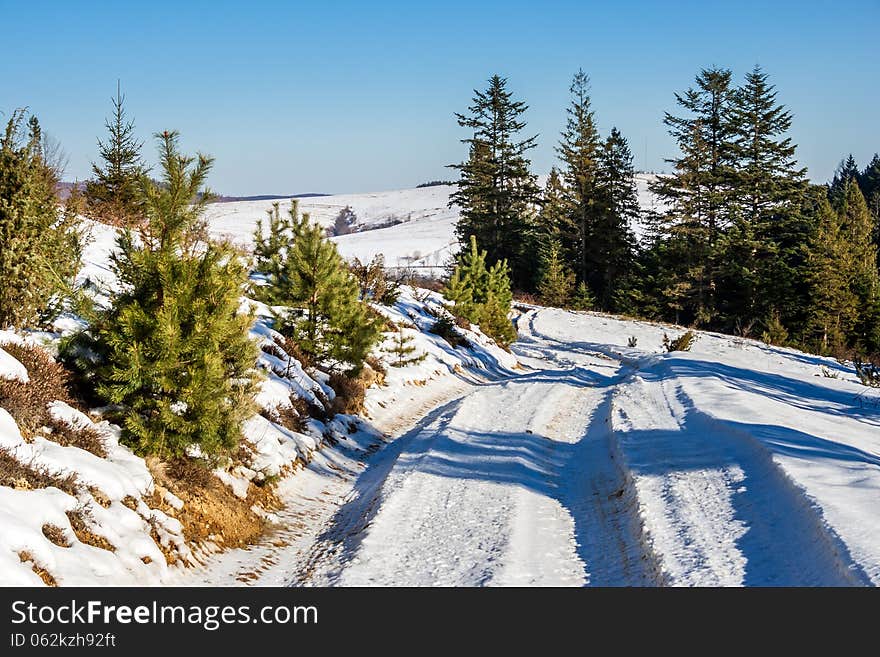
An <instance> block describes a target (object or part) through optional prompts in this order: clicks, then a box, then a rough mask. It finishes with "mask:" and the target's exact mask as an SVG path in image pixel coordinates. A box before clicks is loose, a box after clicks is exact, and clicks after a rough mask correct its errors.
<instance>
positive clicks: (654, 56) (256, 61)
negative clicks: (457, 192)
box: [0, 0, 880, 194]
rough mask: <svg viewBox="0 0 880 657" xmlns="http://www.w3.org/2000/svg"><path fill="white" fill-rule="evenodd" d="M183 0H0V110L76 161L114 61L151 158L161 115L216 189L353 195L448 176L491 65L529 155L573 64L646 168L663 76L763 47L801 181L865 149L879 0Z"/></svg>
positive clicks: (540, 155)
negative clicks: (203, 164)
mask: <svg viewBox="0 0 880 657" xmlns="http://www.w3.org/2000/svg"><path fill="white" fill-rule="evenodd" d="M179 4H180V5H185V6H182V7H181V6H178V3H176V2H164V1H161V0H154V1H152V2H149V3H146V2H142V3H138V2H132V3H123V2H71V3H60V2H40V1H33V0H31V1H28V2H23V1H13V0H0V16H2V17H3V23H4V24H5V26H4V28H3V38H2V40H0V111H2V112H4V116H8V114H9V112H10V111H11V110H12V109H14V108H15V107H18V106H24V105H26V106H28V107H29V108H30V109H31V110H32V111H33V112H34V113H36V114H37V115H38V116H39V117H40V120H41V122H42V123H43V125H44V128H45V129H46V130H47V131H48V132H50V133H51V134H52V135H53V136H55V137H56V138H58V139H59V140H60V141H61V142H62V145H63V146H64V148H65V150H66V151H67V152H68V154H69V156H70V164H69V167H68V178H84V177H86V176H87V175H88V174H89V162H90V160H92V159H94V158H95V157H97V148H96V144H95V139H96V138H97V137H98V136H99V135H102V134H103V121H104V118H105V116H106V115H107V114H108V113H109V111H110V101H109V97H110V96H111V95H112V94H113V93H114V92H115V88H116V79H117V78H121V80H122V84H123V90H124V92H125V94H126V96H127V108H128V110H129V112H130V114H131V115H132V116H133V117H134V119H135V121H136V124H137V129H138V132H139V133H140V135H141V136H142V137H144V138H147V140H148V144H147V148H146V150H145V155H146V156H147V159H148V161H152V160H153V159H154V158H153V154H154V151H155V149H154V147H153V144H152V142H151V141H150V139H149V137H150V135H151V134H152V133H153V132H155V131H157V130H164V129H177V130H179V131H180V132H181V133H182V144H183V147H184V149H186V150H188V151H194V150H197V149H198V150H201V151H203V152H205V153H208V154H211V155H213V156H214V157H215V158H216V164H215V168H214V171H213V173H212V177H211V185H212V187H213V188H214V189H215V190H217V191H219V192H222V193H224V194H259V193H278V194H282V193H298V192H315V191H321V192H346V191H350V192H355V191H370V190H382V189H392V188H399V187H409V186H413V185H416V184H418V183H420V182H422V181H425V180H429V179H435V178H448V177H450V176H451V175H452V174H453V172H452V171H450V170H448V169H445V168H444V165H446V164H448V163H450V162H455V161H459V160H460V159H461V158H462V157H463V156H464V153H465V150H464V147H463V146H462V145H461V144H459V143H458V139H460V138H461V137H463V136H464V134H463V132H462V130H461V129H460V128H458V126H457V125H456V123H455V121H454V119H453V112H455V111H462V110H464V109H465V108H466V107H467V105H468V104H469V100H470V96H471V93H472V90H473V88H474V87H482V86H483V85H484V84H485V80H486V79H487V78H488V77H489V76H490V75H491V74H493V73H496V72H497V73H499V74H501V75H504V76H507V77H509V79H510V88H511V90H512V91H513V92H514V93H515V95H516V96H517V97H518V98H520V99H522V100H525V101H526V102H527V103H528V104H529V106H530V109H529V111H528V113H527V115H526V119H527V120H528V122H529V126H528V131H529V133H530V134H533V133H538V134H539V135H540V137H539V142H540V147H539V148H538V149H536V150H534V151H532V159H533V163H534V169H535V171H536V172H541V173H542V172H546V171H547V170H549V168H550V166H552V164H553V163H554V157H555V155H554V151H553V146H554V144H555V142H556V140H557V138H558V133H559V130H560V128H561V127H562V124H563V121H564V116H565V105H566V103H567V93H568V85H569V81H570V78H571V75H572V74H573V73H574V71H576V70H577V69H578V68H579V67H582V68H583V69H584V70H585V71H586V72H587V73H588V74H589V75H590V77H591V79H592V96H593V104H594V108H595V110H596V116H597V120H598V123H599V127H600V130H601V131H602V133H603V134H607V132H608V131H609V130H610V129H611V127H612V126H613V125H616V126H617V127H618V128H619V129H620V130H621V131H622V132H623V134H624V135H625V136H626V137H627V138H628V139H629V141H630V145H631V147H632V150H633V153H634V155H635V162H636V165H637V167H639V168H641V167H643V166H644V165H645V163H646V162H647V167H648V168H649V169H654V170H656V169H660V168H662V167H663V166H664V165H663V163H662V159H663V158H664V157H668V156H670V155H672V154H674V152H675V151H674V147H673V144H672V142H671V141H670V139H669V137H668V136H666V134H665V131H664V129H663V126H662V123H661V120H662V117H663V112H664V111H667V110H674V109H675V107H674V97H673V93H674V92H675V91H680V90H684V89H686V88H687V87H688V86H689V85H690V84H691V82H692V80H693V78H694V75H695V74H696V73H697V72H698V71H699V69H700V68H701V67H706V66H711V65H719V66H727V67H729V68H731V69H733V71H734V74H735V76H736V78H737V79H738V80H739V79H741V78H742V76H743V74H744V73H745V72H746V71H748V70H750V69H751V68H752V67H753V66H754V65H755V64H760V65H761V66H763V67H764V69H765V70H766V71H767V72H768V73H769V74H770V75H771V79H772V81H773V82H774V83H775V84H776V85H777V89H778V91H779V98H780V100H781V101H782V102H784V103H785V104H786V105H787V106H788V107H789V108H790V109H791V110H792V111H793V112H794V114H795V121H794V126H793V129H792V136H793V137H794V139H795V141H796V142H797V143H798V144H799V146H800V147H799V149H798V155H799V157H800V160H801V162H802V163H803V164H804V165H805V166H808V167H809V169H810V175H811V177H812V178H813V179H814V180H817V181H823V180H825V179H827V178H828V177H829V176H830V175H831V173H832V171H833V169H834V166H835V165H836V163H837V161H838V160H839V159H840V158H841V157H842V156H843V155H845V154H846V153H849V152H852V153H853V154H854V155H855V156H856V158H857V159H858V161H859V162H860V164H863V163H865V162H866V161H867V160H868V159H869V158H870V157H871V155H872V154H873V153H874V151H876V150H880V128H878V116H880V114H878V107H880V72H878V71H880V67H878V63H880V38H878V36H877V26H878V25H880V1H878V0H866V1H853V2H847V1H838V2H810V1H802V2H788V1H785V0H783V1H780V2H770V1H769V0H768V1H766V2H751V1H750V0H747V1H745V2H709V1H706V0H704V1H703V2H679V1H676V0H667V1H665V2H637V1H634V0H630V1H629V2H626V3H617V2H612V1H610V0H607V1H605V2H589V1H583V0H582V1H581V2H552V1H550V2H544V3H539V2H535V1H534V0H532V1H531V2H518V1H516V0H508V1H506V2H458V1H457V0H448V1H443V2H436V3H430V4H429V3H421V2H412V1H410V2H405V3H404V2H381V3H380V2H373V3H369V2H309V3H298V2H258V1H255V2H240V3H235V2H223V1H214V2H186V3H179ZM0 118H2V117H0ZM4 120H5V119H4ZM646 146H647V160H646Z"/></svg>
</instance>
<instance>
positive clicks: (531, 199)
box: [450, 75, 539, 288]
mask: <svg viewBox="0 0 880 657" xmlns="http://www.w3.org/2000/svg"><path fill="white" fill-rule="evenodd" d="M527 109H528V107H527V105H526V104H525V103H523V102H522V101H515V100H514V99H513V96H512V94H511V93H510V92H509V91H508V90H507V79H506V78H502V77H499V76H497V75H494V76H492V77H491V78H490V79H489V86H488V88H487V89H486V91H476V90H475V91H474V98H473V104H472V105H471V106H470V107H469V108H468V112H469V114H467V115H465V114H456V118H457V119H458V124H459V125H460V126H462V127H464V128H468V129H470V130H472V131H473V133H472V136H471V137H469V138H467V139H463V140H462V142H463V143H465V144H468V146H469V157H468V160H467V161H466V162H463V163H461V164H455V165H451V166H452V168H454V169H458V171H459V172H460V179H459V181H458V188H457V189H456V191H455V192H454V193H453V194H452V196H451V197H450V205H457V206H458V207H459V208H460V211H461V216H460V218H459V220H458V223H457V224H456V229H455V230H456V235H457V236H458V238H459V240H460V241H461V242H462V244H464V243H466V242H467V241H468V240H469V239H470V237H471V236H474V237H476V238H477V241H478V242H479V243H480V244H481V245H482V247H483V248H484V249H486V252H487V257H488V262H489V263H490V264H494V263H496V262H500V261H502V260H506V261H507V262H508V263H510V268H511V275H512V277H513V280H514V282H515V284H516V285H518V286H520V287H523V288H528V287H530V286H531V285H533V283H534V282H533V281H532V276H533V270H534V249H533V248H532V245H533V242H534V239H535V207H536V205H537V202H538V197H539V190H538V187H537V184H536V181H535V176H534V175H533V174H532V173H531V172H530V171H529V167H530V164H531V163H530V161H529V159H528V158H527V156H526V154H527V153H528V151H529V150H530V149H532V148H534V147H535V139H536V138H535V137H528V138H525V139H520V138H519V134H520V133H521V132H522V131H523V129H525V127H526V123H525V121H523V120H522V118H521V117H522V115H523V113H524V112H525V111H526V110H527Z"/></svg>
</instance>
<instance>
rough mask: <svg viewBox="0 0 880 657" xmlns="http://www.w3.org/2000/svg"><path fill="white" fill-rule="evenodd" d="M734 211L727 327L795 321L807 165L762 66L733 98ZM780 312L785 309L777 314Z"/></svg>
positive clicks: (725, 294) (724, 295)
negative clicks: (790, 307) (799, 155)
mask: <svg viewBox="0 0 880 657" xmlns="http://www.w3.org/2000/svg"><path fill="white" fill-rule="evenodd" d="M730 113H731V125H732V127H733V130H734V136H733V149H734V157H735V178H734V183H735V188H734V190H733V193H734V195H735V197H736V212H735V214H734V216H733V219H732V221H731V225H730V228H729V230H728V231H727V234H726V235H724V238H723V240H722V241H721V244H720V248H719V254H720V258H719V260H720V264H719V271H718V275H717V278H718V292H719V293H718V297H719V300H718V302H719V306H720V308H721V311H722V314H723V316H724V321H723V325H724V326H725V327H726V328H727V329H728V330H731V329H733V330H735V329H740V328H741V327H750V326H753V325H754V324H756V323H758V322H762V323H766V322H768V321H770V319H771V317H773V318H775V319H774V321H784V322H791V321H792V313H791V312H788V311H785V310H786V306H788V305H790V301H791V300H792V299H793V298H794V297H795V295H796V290H795V288H796V286H797V273H796V272H797V269H798V267H799V266H800V264H801V263H802V257H803V253H802V252H803V247H804V245H805V244H806V241H807V240H808V239H809V231H808V230H805V225H804V223H803V221H802V218H801V216H800V209H801V203H802V199H803V194H804V191H805V186H806V183H805V178H804V176H805V173H806V170H805V169H803V168H799V167H798V165H797V160H796V159H795V149H796V148H797V146H796V145H795V144H794V143H793V142H792V141H791V139H790V138H789V137H787V136H786V133H787V132H788V130H789V129H790V127H791V114H790V112H788V111H787V110H786V109H785V106H784V105H781V104H778V103H777V102H776V91H775V90H774V87H773V86H772V85H771V84H769V81H768V76H767V74H766V73H764V72H763V71H762V70H761V69H760V67H755V68H754V70H752V71H751V72H750V73H748V74H747V75H746V80H745V84H744V85H743V86H742V87H741V88H740V89H738V90H737V92H736V94H734V96H733V102H732V105H731V110H730ZM780 311H785V312H783V313H782V314H781V315H780Z"/></svg>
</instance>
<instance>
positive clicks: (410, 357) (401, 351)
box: [386, 326, 428, 367]
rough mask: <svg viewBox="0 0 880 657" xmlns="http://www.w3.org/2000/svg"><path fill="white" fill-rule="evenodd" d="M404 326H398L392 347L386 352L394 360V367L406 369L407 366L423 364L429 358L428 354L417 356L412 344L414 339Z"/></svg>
mask: <svg viewBox="0 0 880 657" xmlns="http://www.w3.org/2000/svg"><path fill="white" fill-rule="evenodd" d="M406 331H407V329H405V328H404V327H403V326H398V327H397V331H396V332H395V334H394V339H393V340H392V343H391V347H389V348H388V349H387V350H386V352H387V353H388V354H390V355H391V357H392V358H393V359H394V360H392V361H391V366H392V367H406V366H407V365H415V364H416V363H421V362H422V361H423V360H425V358H426V357H427V356H428V354H426V353H424V352H423V353H421V354H416V355H414V354H415V353H416V348H415V346H414V345H413V344H412V342H413V338H412V336H411V335H409V334H408V333H407V332H406Z"/></svg>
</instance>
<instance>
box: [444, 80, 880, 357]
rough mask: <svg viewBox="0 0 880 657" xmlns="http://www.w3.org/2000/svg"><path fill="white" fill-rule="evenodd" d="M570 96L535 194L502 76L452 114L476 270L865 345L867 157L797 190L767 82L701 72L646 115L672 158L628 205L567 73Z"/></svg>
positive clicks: (759, 328) (798, 175)
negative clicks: (497, 266) (661, 131)
mask: <svg viewBox="0 0 880 657" xmlns="http://www.w3.org/2000/svg"><path fill="white" fill-rule="evenodd" d="M570 95H571V100H570V104H569V106H568V108H567V120H566V123H565V125H564V126H563V129H562V131H561V134H560V137H559V141H558V144H557V146H556V152H557V155H558V165H557V166H556V167H554V168H553V169H552V170H551V171H550V173H549V176H548V177H547V181H546V183H545V185H544V186H543V189H540V188H539V186H538V184H537V177H536V176H535V174H534V173H533V172H532V171H531V162H530V160H529V155H528V154H529V151H530V150H531V149H533V148H534V147H535V146H536V145H537V136H533V135H529V134H528V133H527V131H526V125H527V124H526V122H525V120H524V114H525V112H526V110H527V109H528V107H527V105H526V104H525V103H524V102H523V101H520V100H517V99H515V98H514V97H513V94H512V93H511V92H510V91H509V89H508V81H507V80H506V79H505V78H502V77H500V76H498V75H495V76H492V77H491V78H490V79H489V81H488V86H487V87H486V89H485V90H482V91H481V90H477V91H475V92H474V96H473V100H472V104H471V105H470V106H469V107H468V109H467V111H466V112H465V113H461V114H457V115H456V118H457V121H458V123H459V125H460V126H462V127H464V128H466V129H467V130H468V135H467V137H466V138H465V139H463V140H462V141H463V143H464V144H466V145H467V148H468V157H467V159H466V160H465V161H464V162H461V163H459V164H454V165H450V166H451V167H452V168H454V169H456V170H457V171H458V172H459V181H458V187H457V189H456V191H455V192H454V194H453V195H452V196H451V199H450V205H455V206H457V207H459V208H460V212H461V216H460V219H459V221H458V223H457V226H456V231H457V234H458V237H459V239H460V241H461V242H462V244H467V243H468V241H469V240H470V239H471V237H473V238H474V239H475V240H476V242H477V243H478V244H479V246H480V247H481V248H483V249H485V250H486V253H487V263H488V265H490V266H491V265H493V264H494V263H498V262H506V263H508V265H509V268H510V274H511V279H512V282H513V285H514V287H515V288H517V289H518V290H520V291H522V292H528V293H537V294H538V295H539V296H540V297H541V298H542V299H544V300H545V302H546V303H548V304H550V305H557V306H565V307H571V308H579V309H585V308H590V309H595V310H602V311H609V312H616V313H623V314H627V315H633V316H639V317H645V318H649V319H657V320H666V321H672V322H676V323H680V324H686V325H690V326H695V327H701V328H707V329H716V330H722V331H725V332H729V333H735V334H738V335H742V336H752V337H758V338H762V339H764V340H766V341H768V342H772V343H775V344H787V345H793V346H801V347H804V348H807V349H811V350H815V351H819V352H820V353H826V354H827V353H830V354H836V355H840V356H843V355H847V354H849V355H851V354H853V353H861V354H874V355H876V354H877V353H878V352H880V295H878V291H880V287H878V269H877V246H878V241H880V219H878V215H880V157H878V156H876V155H875V156H874V159H873V160H872V161H871V162H870V163H868V164H867V165H866V166H865V168H864V169H859V167H858V165H857V163H856V162H855V160H854V159H853V158H852V156H850V157H849V158H848V159H847V160H846V161H845V162H843V163H842V164H841V165H840V167H839V168H838V170H837V172H836V174H835V177H834V179H833V181H831V182H830V183H829V184H828V185H815V184H811V183H810V182H809V181H808V179H807V176H806V169H804V168H802V167H801V166H800V165H799V164H798V162H797V158H796V155H795V151H796V145H795V144H794V143H793V142H792V140H791V137H790V136H788V132H789V130H790V127H791V123H792V114H791V112H789V111H788V110H787V109H786V107H785V106H784V105H783V104H781V103H780V102H778V100H777V93H776V90H775V88H774V86H773V85H772V84H771V83H770V80H769V76H768V75H767V74H766V73H765V72H764V71H763V70H761V68H760V67H755V68H754V69H753V70H752V71H750V72H748V73H747V74H746V75H745V77H744V79H743V81H742V83H741V84H740V85H738V86H737V85H736V84H735V83H734V80H733V76H732V72H731V71H730V70H728V69H724V68H717V67H716V68H709V69H704V70H701V71H700V72H699V74H698V75H697V76H696V78H695V81H694V84H693V86H691V87H690V88H688V89H687V90H686V91H683V92H679V93H676V94H675V96H674V97H675V102H676V105H677V107H678V111H676V112H674V113H673V112H669V113H666V115H665V117H664V119H663V122H664V124H665V125H666V127H667V129H668V131H669V134H670V135H671V136H672V137H673V139H674V140H675V143H676V145H677V147H678V153H677V154H676V155H674V156H672V157H670V158H668V159H667V160H666V162H667V163H668V164H669V165H670V166H671V173H670V174H668V175H661V176H658V177H656V179H655V180H654V181H653V182H652V183H651V184H650V191H651V193H652V194H653V195H654V197H655V199H656V201H657V203H656V206H655V209H653V210H648V211H644V210H642V209H640V207H639V203H638V195H637V190H636V186H635V180H634V169H633V163H632V162H633V158H632V153H631V151H630V148H629V145H628V143H627V140H626V138H625V137H624V136H623V135H622V134H621V133H620V131H619V130H618V129H617V128H612V129H611V130H610V132H609V133H608V134H607V136H605V137H604V138H603V137H602V136H601V135H600V133H599V130H598V128H597V121H596V117H595V113H594V110H593V108H592V104H591V97H590V89H589V78H588V77H587V75H586V74H585V73H584V72H583V71H578V72H577V73H576V74H575V75H574V78H573V80H572V84H571V87H570ZM636 222H639V223H641V224H642V226H643V227H644V230H643V232H644V233H645V234H644V235H643V237H642V239H640V240H637V239H636V237H635V235H634V233H633V226H634V225H635V223H636ZM467 252H468V250H467V249H464V250H463V251H462V253H465V254H466V253H467Z"/></svg>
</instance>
